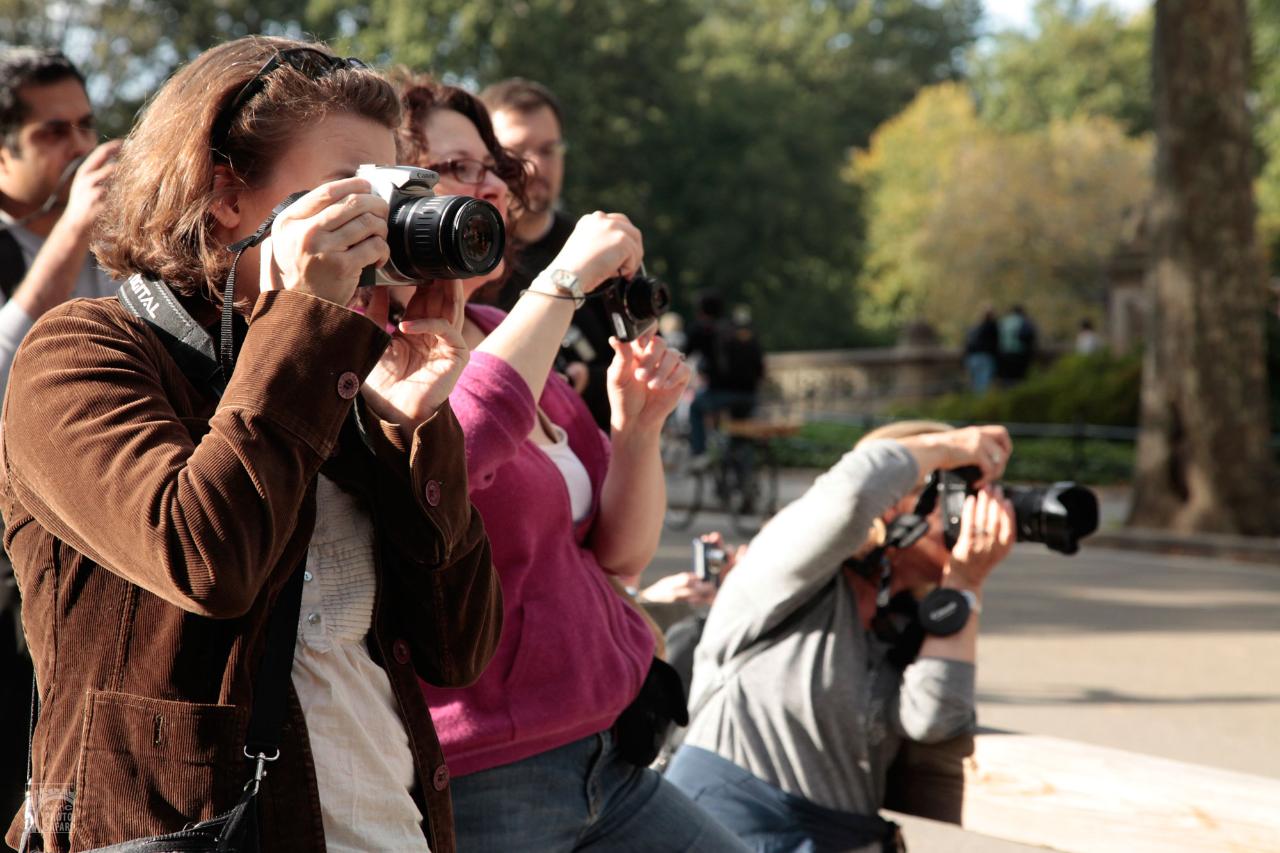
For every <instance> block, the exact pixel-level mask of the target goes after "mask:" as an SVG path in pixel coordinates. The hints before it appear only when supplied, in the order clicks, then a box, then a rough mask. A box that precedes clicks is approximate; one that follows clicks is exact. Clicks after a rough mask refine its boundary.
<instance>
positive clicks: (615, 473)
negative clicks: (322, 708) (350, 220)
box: [395, 74, 741, 853]
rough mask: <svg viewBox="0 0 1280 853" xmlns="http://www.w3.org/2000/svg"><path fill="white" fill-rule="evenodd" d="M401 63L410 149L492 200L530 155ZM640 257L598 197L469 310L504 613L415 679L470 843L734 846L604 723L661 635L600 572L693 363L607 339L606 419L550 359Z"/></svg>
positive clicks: (450, 188)
mask: <svg viewBox="0 0 1280 853" xmlns="http://www.w3.org/2000/svg"><path fill="white" fill-rule="evenodd" d="M395 79H396V83H397V87H398V88H399V90H400V94H401V100H402V103H403V105H404V118H403V121H402V123H401V129H400V150H401V156H402V157H403V158H404V160H405V162H408V163H412V164H414V165H418V166H424V167H426V168H429V169H433V170H435V171H436V172H438V173H439V174H440V183H439V185H438V186H437V190H438V191H439V192H442V193H465V194H469V195H473V196H478V197H480V198H483V199H487V200H489V201H490V202H492V203H493V204H494V205H495V206H497V207H498V208H499V210H501V211H502V212H503V214H504V216H505V214H506V212H507V204H508V199H509V197H510V196H511V195H517V196H518V195H519V193H520V192H521V190H522V184H523V176H524V171H523V169H522V168H521V164H520V162H519V161H518V160H515V159H513V158H512V156H511V155H510V154H509V153H508V152H506V151H505V150H504V149H502V147H501V146H499V145H498V143H497V141H496V139H495V138H494V134H493V129H492V126H491V125H490V122H489V117H488V114H487V112H486V110H485V108H484V106H483V105H482V104H481V103H480V101H479V100H478V99H477V98H476V97H475V96H473V95H471V94H469V93H467V92H465V91H463V90H461V89H458V88H455V87H451V86H445V85H441V84H439V83H437V82H436V81H434V80H432V79H430V78H427V77H423V76H418V77H415V76H412V75H408V74H404V75H401V76H400V77H399V78H395ZM642 255H643V245H642V242H641V236H640V232H639V230H638V229H637V228H636V227H635V226H634V225H633V224H632V223H631V222H629V221H628V220H627V218H626V217H625V216H623V215H621V214H616V213H612V214H610V213H600V212H597V213H594V214H591V215H589V216H585V217H583V218H582V219H581V220H580V221H579V222H578V224H577V226H576V227H575V229H574V232H573V234H572V235H571V236H570V237H569V240H568V242H567V243H566V244H565V246H564V248H563V250H562V251H561V252H560V254H559V255H558V256H557V257H556V259H555V261H554V262H553V263H552V264H551V267H550V268H549V270H548V271H546V272H545V273H544V274H543V275H541V276H539V277H538V279H537V280H535V282H534V283H533V285H532V286H531V288H530V290H529V291H528V292H526V293H525V294H524V295H523V296H522V297H521V298H520V299H519V301H518V302H517V303H516V305H515V307H514V308H513V309H512V310H511V312H510V313H509V314H504V313H503V312H502V311H500V310H498V309H496V308H492V307H489V306H480V305H474V304H471V305H468V307H467V311H466V315H465V319H464V321H463V336H464V337H465V338H466V340H467V343H468V345H469V346H470V347H471V349H472V355H471V361H470V363H469V364H468V365H467V368H466V370H465V371H463V375H462V378H461V379H460V380H459V381H458V385H457V387H456V388H455V389H454V391H453V394H452V395H451V397H450V400H451V402H452V404H453V408H454V411H455V412H456V413H457V415H458V420H459V421H461V423H462V429H463V433H464V434H465V435H466V446H467V473H468V476H469V478H470V485H471V492H472V499H473V500H474V501H475V504H476V508H477V509H478V510H479V512H480V515H481V516H482V517H483V518H484V523H485V528H486V530H488V532H489V536H490V539H491V540H492V542H493V553H494V565H495V566H496V567H497V570H498V573H499V575H500V576H501V579H502V589H503V603H504V609H505V619H504V628H503V636H502V641H501V643H500V645H499V648H498V651H497V653H496V654H495V655H494V659H493V663H492V664H491V665H490V667H489V669H487V670H486V671H485V673H484V675H482V676H481V677H480V679H479V680H478V681H477V682H476V683H475V684H474V685H471V686H470V687H466V688H460V689H459V688H441V687H437V686H433V685H430V684H427V685H424V693H425V695H426V698H427V700H428V702H429V703H430V705H431V712H432V716H433V717H434V719H435V721H436V726H437V729H438V730H439V732H440V739H441V742H442V743H443V745H444V751H445V756H446V758H448V761H449V767H450V769H451V770H452V773H453V803H454V816H455V820H456V824H457V831H458V839H459V846H460V847H461V848H463V849H465V850H469V851H480V853H484V851H508V850H563V851H568V850H588V849H599V850H636V851H667V850H670V851H676V850H680V851H684V850H690V851H692V850H698V851H717V850H739V849H741V848H740V847H739V845H738V842H737V840H736V839H734V838H733V837H732V836H731V835H729V834H728V833H726V832H725V831H724V830H723V829H722V828H721V827H720V826H719V825H718V824H716V823H714V821H712V820H711V819H710V818H708V817H707V816H706V815H705V814H704V813H702V812H701V811H700V810H698V809H697V808H696V807H694V806H693V804H692V803H690V802H689V801H688V799H687V798H685V797H684V796H683V795H681V794H679V793H678V792H677V791H675V790H674V789H673V788H672V787H671V786H670V785H668V784H667V783H665V782H664V781H662V779H661V777H659V776H658V775H657V774H656V773H654V772H653V771H652V770H649V769H647V768H642V767H640V766H637V765H636V764H635V763H632V762H630V761H628V760H627V759H626V758H624V757H623V752H622V750H623V749H625V748H626V746H627V744H626V743H624V742H620V740H619V736H620V732H621V729H618V730H617V731H615V722H616V721H617V720H618V718H619V715H620V714H622V713H623V712H624V709H627V708H628V706H629V705H632V703H633V702H634V701H635V700H636V699H637V695H638V694H640V692H641V687H642V685H644V684H645V681H646V677H647V676H648V675H649V672H650V668H651V665H652V664H653V660H654V647H655V639H654V636H653V634H652V633H651V631H650V629H649V626H648V624H647V623H646V621H645V619H644V618H643V617H642V616H641V615H640V613H639V612H638V610H637V609H636V608H635V607H634V606H633V605H632V604H631V603H630V602H628V601H627V600H625V599H624V598H623V596H622V595H620V594H619V592H618V591H617V590H616V589H615V587H614V585H613V583H612V582H611V578H617V577H623V578H630V577H634V576H636V575H638V574H639V573H640V572H641V571H642V570H643V569H644V568H645V566H646V565H647V564H648V562H649V560H650V559H651V558H652V556H653V554H654V552H655V550H656V548H657V544H658V538H659V535H660V533H661V524H662V515H663V510H664V506H665V498H666V495H665V486H664V483H663V475H662V465H661V461H660V459H659V455H658V435H659V431H660V429H661V426H662V422H663V420H664V419H665V418H666V416H667V414H668V413H669V412H671V410H672V409H673V408H674V407H675V405H676V402H677V400H678V399H679V396H680V393H681V391H682V390H683V389H684V387H685V385H686V384H687V383H688V381H689V370H688V368H687V367H685V365H684V363H683V361H682V359H681V358H680V356H679V355H678V354H676V353H675V352H673V351H671V350H668V349H666V347H665V346H664V345H663V343H662V341H661V340H660V339H657V338H653V337H645V338H643V339H641V340H639V341H634V342H630V343H618V342H616V341H615V342H614V348H615V357H614V361H613V365H612V367H611V369H610V377H609V385H610V388H609V391H610V396H611V402H612V406H613V419H612V429H611V431H610V434H609V435H605V433H604V432H602V431H601V430H600V428H599V427H598V426H596V423H595V421H594V420H593V419H592V417H591V414H590V412H589V411H588V410H587V408H586V406H585V404H583V402H582V399H581V398H580V397H579V396H578V395H577V394H576V393H575V392H574V390H573V389H572V387H570V386H569V384H568V383H567V382H565V380H564V379H562V378H561V377H560V376H559V375H558V374H556V373H555V372H554V371H553V361H554V359H555V357H556V353H557V351H558V349H559V346H560V341H561V339H562V338H563V337H564V334H565V332H566V330H567V329H568V327H569V321H570V318H571V317H572V315H573V312H574V308H575V305H576V304H577V303H578V302H579V301H580V299H581V298H582V296H583V295H584V294H591V293H593V292H595V291H596V290H598V289H599V288H600V287H601V286H602V285H603V284H604V283H605V282H606V281H608V280H609V279H612V278H614V277H616V276H630V275H632V274H634V273H635V272H636V270H637V269H638V268H639V265H640V261H641V257H642ZM495 274H496V275H500V274H501V270H499V271H497V272H496V273H495ZM484 283H485V282H484V280H483V279H480V278H476V279H470V280H468V281H467V282H465V283H464V290H465V291H466V293H467V294H468V296H471V295H474V294H475V293H476V291H477V290H478V289H479V288H480V287H481V286H482V285H483V284H484ZM677 701H679V702H680V703H683V696H679V697H678V700H677Z"/></svg>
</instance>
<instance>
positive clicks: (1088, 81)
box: [972, 0, 1270, 135]
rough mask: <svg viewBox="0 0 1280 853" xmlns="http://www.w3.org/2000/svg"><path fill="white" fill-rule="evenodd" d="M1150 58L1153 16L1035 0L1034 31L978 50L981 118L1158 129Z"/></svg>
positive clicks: (1027, 125)
mask: <svg viewBox="0 0 1280 853" xmlns="http://www.w3.org/2000/svg"><path fill="white" fill-rule="evenodd" d="M1264 2H1270V0H1264ZM1150 57H1151V15H1150V14H1143V15H1138V16H1135V17H1132V18H1129V19H1126V18H1125V17H1124V16H1123V15H1122V14H1121V13H1119V12H1117V11H1115V10H1114V9H1112V8H1111V7H1109V6H1106V5H1104V4H1098V5H1091V6H1086V5H1085V4H1084V3H1083V2H1082V0H1037V2H1036V5H1035V7H1034V11H1033V15H1032V31H1031V32H1029V33H1028V32H1020V31H1009V32H1004V33H999V34H997V35H996V36H995V38H994V45H992V46H989V47H985V48H983V49H981V50H978V51H976V52H975V55H974V61H973V75H972V83H973V87H974V91H975V92H976V93H977V97H978V102H979V103H980V104H981V115H982V118H983V120H984V121H986V122H987V123H988V124H990V125H991V126H992V127H995V128H998V129H1000V130H1005V131H1015V132H1021V131H1026V130H1032V129H1034V128H1038V127H1044V126H1046V125H1048V124H1049V123H1050V122H1051V121H1054V120H1065V119H1070V118H1074V117H1076V116H1080V115H1088V116H1108V117H1110V118H1112V119H1114V120H1116V121H1117V122H1119V123H1120V125H1121V126H1122V127H1123V128H1124V129H1125V130H1126V131H1127V132H1128V133H1130V134H1135V135H1136V134H1141V133H1145V132H1147V131H1149V130H1150V129H1151V126H1152V125H1151V121H1152V118H1151V67H1150V66H1151V59H1150Z"/></svg>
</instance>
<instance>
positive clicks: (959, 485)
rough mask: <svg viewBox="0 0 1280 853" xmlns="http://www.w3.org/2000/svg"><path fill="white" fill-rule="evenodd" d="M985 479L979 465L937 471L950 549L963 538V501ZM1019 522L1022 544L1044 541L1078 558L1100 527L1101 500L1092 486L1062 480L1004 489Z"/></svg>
mask: <svg viewBox="0 0 1280 853" xmlns="http://www.w3.org/2000/svg"><path fill="white" fill-rule="evenodd" d="M981 478H982V471H981V469H979V468H978V467H977V466H974V465H968V466H965V467H963V468H956V469H955V470H952V471H935V472H934V473H933V479H934V480H935V481H936V483H937V490H938V500H939V502H940V503H941V506H942V524H943V536H944V539H945V541H946V543H947V547H948V548H952V547H954V546H955V544H956V540H957V539H959V538H960V514H961V512H962V511H963V509H964V499H965V498H966V497H967V496H968V495H971V494H974V492H975V491H976V490H975V489H974V483H976V482H977V481H978V480H979V479H981ZM1003 488H1004V494H1005V497H1007V498H1008V499H1009V501H1010V503H1012V504H1013V512H1014V516H1015V517H1016V518H1017V522H1018V541H1019V542H1043V543H1044V544H1045V546H1046V547H1048V548H1049V549H1050V550H1051V551H1057V552H1059V553H1062V554H1074V553H1075V552H1076V551H1078V550H1080V540H1081V539H1083V538H1084V537H1086V536H1088V535H1089V534H1090V533H1093V532H1094V531H1095V530H1097V529H1098V496H1097V495H1095V494H1094V493H1093V490H1091V489H1089V488H1088V487H1087V486H1081V485H1077V484H1076V483H1072V482H1067V481H1064V482H1059V483H1054V484H1053V485H1051V486H1004V487H1003Z"/></svg>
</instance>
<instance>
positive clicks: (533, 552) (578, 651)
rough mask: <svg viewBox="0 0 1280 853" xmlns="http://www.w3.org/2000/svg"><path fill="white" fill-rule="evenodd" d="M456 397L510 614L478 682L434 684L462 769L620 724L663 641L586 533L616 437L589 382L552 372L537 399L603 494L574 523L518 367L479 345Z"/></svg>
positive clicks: (435, 705)
mask: <svg viewBox="0 0 1280 853" xmlns="http://www.w3.org/2000/svg"><path fill="white" fill-rule="evenodd" d="M467 314H468V316H469V317H470V318H471V319H472V320H473V321H474V322H475V323H477V324H478V325H479V326H480V327H481V328H482V329H483V330H484V331H486V332H488V331H490V330H492V329H493V328H494V327H495V326H497V324H498V323H499V322H501V320H502V318H503V317H504V316H506V315H505V314H504V313H503V312H502V311H499V310H498V309H496V308H489V307H483V306H481V307H474V306H473V307H468V308H467ZM449 402H450V404H451V405H452V407H453V411H454V414H455V415H457V418H458V421H459V422H460V423H461V424H462V430H463V433H464V435H465V437H466V453H467V474H468V476H469V478H470V484H471V499H472V501H473V502H474V503H475V506H476V508H477V509H478V510H479V511H480V517H481V518H482V519H484V523H485V529H486V530H487V531H488V534H489V538H490V541H491V542H492V545H493V562H494V566H495V567H496V568H497V570H498V576H499V577H500V578H501V581H502V598H503V608H504V615H505V622H504V623H503V629H502V640H501V642H500V644H499V645H498V651H497V653H496V654H494V656H493V660H491V661H490V663H489V667H488V669H486V670H485V672H484V674H483V675H481V676H480V678H479V680H478V681H476V683H475V684H473V685H471V686H470V687H466V688H459V689H446V688H440V687H432V686H430V685H427V684H426V683H425V682H424V683H423V684H422V689H423V693H424V694H425V695H426V698H427V702H428V704H430V706H431V716H432V718H433V719H434V720H435V724H436V730H437V731H438V732H439V734H440V743H441V745H442V746H443V747H444V753H445V758H446V759H447V760H448V763H449V768H450V770H451V771H452V773H453V775H455V776H459V775H465V774H468V773H475V772H477V771H480V770H486V769H488V768H490V767H498V766H501V765H504V764H510V763H512V762H515V761H519V760H521V759H523V758H528V757H529V756H532V755H537V754H538V753H541V752H546V751H547V750H551V749H555V748H556V747H559V746H564V745H565V744H567V743H571V742H572V741H575V740H578V739H580V738H583V737H586V736H587V735H590V734H594V733H596V732H599V731H602V730H604V729H607V728H609V727H610V726H611V725H613V722H614V720H615V719H616V718H617V716H618V714H619V713H620V712H621V711H622V709H623V708H625V707H626V706H627V705H628V704H630V702H631V700H632V699H633V698H634V697H635V696H636V694H637V693H638V692H639V690H640V685H641V683H642V682H643V681H644V678H645V675H646V673H647V672H648V670H649V663H650V661H651V660H652V659H653V651H654V641H653V635H652V634H650V633H649V629H648V626H647V625H646V623H645V622H644V620H643V619H641V617H640V615H639V614H637V613H636V612H635V611H634V610H633V609H632V608H631V607H630V606H629V605H628V604H627V603H626V602H625V601H623V600H622V598H621V597H620V596H619V595H618V593H617V592H615V591H614V590H613V588H612V587H611V586H610V585H609V583H608V581H607V579H606V576H605V572H604V570H603V569H602V568H601V567H600V564H599V563H598V562H596V558H595V554H593V553H592V551H591V550H590V549H589V547H588V540H589V539H590V536H591V530H592V526H593V525H594V524H595V519H596V513H597V511H598V509H599V497H600V492H601V488H602V486H603V483H604V475H605V471H606V470H607V469H608V466H609V440H608V438H607V437H606V436H605V435H604V433H603V432H601V431H600V429H599V428H598V427H597V426H596V425H595V422H594V421H593V420H592V418H591V414H590V412H588V411H587V407H586V406H585V405H583V403H582V400H581V399H580V398H579V397H578V395H577V393H575V392H574V391H573V389H572V388H570V387H569V385H568V384H567V383H566V382H565V381H564V380H563V379H562V378H560V376H559V375H557V374H552V375H551V376H550V377H549V378H548V380H547V384H546V387H545V389H544V390H543V392H542V399H541V400H540V401H539V402H540V403H541V405H542V409H543V411H545V412H546V413H547V416H548V417H549V418H551V420H552V421H553V422H555V423H556V424H558V425H559V426H560V427H562V428H563V429H564V430H565V432H566V433H568V436H569V445H570V447H572V448H573V451H574V453H576V454H577V455H578V458H579V459H581V460H582V464H583V465H584V466H585V467H586V469H587V473H588V474H589V475H590V477H591V487H592V492H593V495H594V499H593V506H592V508H591V512H590V514H589V515H588V516H587V518H585V519H584V520H583V521H582V522H581V523H580V524H579V525H578V526H577V528H576V529H575V528H574V525H573V521H572V516H571V514H570V509H569V493H568V490H567V489H566V488H565V484H564V478H563V477H562V476H561V474H560V472H559V470H558V469H557V468H556V466H555V463H554V462H552V461H551V459H550V458H549V457H548V456H547V455H546V454H545V453H544V452H543V451H541V450H540V449H538V447H537V446H536V445H535V444H533V442H531V441H529V440H528V435H529V432H530V431H531V430H532V429H533V424H534V418H535V417H536V410H535V407H534V402H533V395H532V394H531V393H530V392H529V386H528V385H527V384H526V383H525V381H524V380H523V379H521V378H520V375H519V374H518V373H516V371H515V370H514V369H513V368H512V367H511V366H510V365H508V364H507V363H506V362H504V361H502V360H501V359H498V358H495V357H493V356H490V355H486V354H485V353H472V355H471V361H470V363H469V364H468V365H467V368H466V370H465V371H464V372H463V374H462V378H461V379H460V380H459V381H458V386H457V388H455V389H454V392H453V394H451V395H450V397H449Z"/></svg>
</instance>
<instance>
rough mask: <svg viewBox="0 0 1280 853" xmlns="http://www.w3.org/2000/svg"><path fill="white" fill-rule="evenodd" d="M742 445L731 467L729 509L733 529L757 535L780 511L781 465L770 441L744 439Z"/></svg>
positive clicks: (748, 534) (745, 534) (744, 533)
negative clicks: (775, 456) (779, 471)
mask: <svg viewBox="0 0 1280 853" xmlns="http://www.w3.org/2000/svg"><path fill="white" fill-rule="evenodd" d="M743 447H744V449H743V450H742V451H741V452H740V453H739V454H738V457H737V458H736V459H735V460H734V464H733V465H732V466H731V468H730V469H729V470H730V476H732V477H733V478H734V486H733V489H732V491H731V493H730V500H729V512H730V520H731V522H732V524H733V529H734V530H736V531H737V532H738V533H740V534H742V535H743V536H754V535H755V534H756V533H758V532H759V530H760V528H761V527H763V526H764V523H765V522H766V521H768V520H769V519H770V518H772V517H773V514H774V513H775V512H777V511H778V466H777V464H776V463H775V462H774V459H773V456H772V454H770V453H769V449H768V446H767V445H761V444H758V443H756V442H743Z"/></svg>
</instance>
